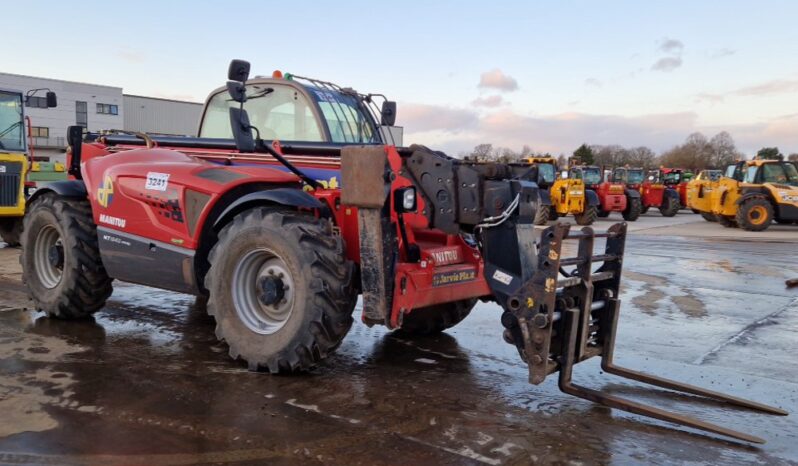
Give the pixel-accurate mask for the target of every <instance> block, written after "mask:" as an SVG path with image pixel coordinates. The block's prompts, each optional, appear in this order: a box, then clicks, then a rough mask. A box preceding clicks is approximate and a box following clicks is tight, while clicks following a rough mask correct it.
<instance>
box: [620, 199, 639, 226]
mask: <svg viewBox="0 0 798 466" xmlns="http://www.w3.org/2000/svg"><path fill="white" fill-rule="evenodd" d="M642 208H643V205H642V204H641V203H640V198H637V197H631V198H629V202H628V203H627V205H626V210H624V211H623V219H624V220H626V221H627V222H634V221H635V220H637V219H638V218H640V211H641V210H642Z"/></svg>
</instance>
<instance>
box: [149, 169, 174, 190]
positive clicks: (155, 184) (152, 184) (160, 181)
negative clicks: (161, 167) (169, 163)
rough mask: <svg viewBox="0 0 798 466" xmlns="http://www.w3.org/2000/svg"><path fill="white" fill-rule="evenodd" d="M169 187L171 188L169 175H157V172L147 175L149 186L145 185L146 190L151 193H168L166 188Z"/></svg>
mask: <svg viewBox="0 0 798 466" xmlns="http://www.w3.org/2000/svg"><path fill="white" fill-rule="evenodd" d="M168 187H169V174H168V173H156V172H149V173H147V184H145V185H144V189H147V190H150V191H166V188H168Z"/></svg>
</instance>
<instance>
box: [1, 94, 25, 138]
mask: <svg viewBox="0 0 798 466" xmlns="http://www.w3.org/2000/svg"><path fill="white" fill-rule="evenodd" d="M24 129H25V125H24V124H23V123H22V95H21V94H16V93H13V92H3V91H0V150H5V151H19V152H24V151H25V131H24Z"/></svg>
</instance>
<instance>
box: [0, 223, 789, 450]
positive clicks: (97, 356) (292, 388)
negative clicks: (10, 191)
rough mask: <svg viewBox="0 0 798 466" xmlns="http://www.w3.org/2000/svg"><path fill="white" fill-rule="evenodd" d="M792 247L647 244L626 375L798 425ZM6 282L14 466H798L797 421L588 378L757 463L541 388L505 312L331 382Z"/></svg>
mask: <svg viewBox="0 0 798 466" xmlns="http://www.w3.org/2000/svg"><path fill="white" fill-rule="evenodd" d="M777 251H778V250H777V249H776V248H775V245H772V244H759V245H757V244H747V243H737V244H727V243H703V244H696V241H691V242H689V243H687V242H680V241H677V240H672V239H657V240H655V239H648V238H645V239H644V238H638V239H632V240H630V242H629V245H628V252H627V259H626V262H625V264H624V265H625V269H626V276H625V281H624V283H625V287H624V294H623V296H622V298H623V299H624V305H623V308H622V322H621V328H620V334H619V342H618V344H619V346H618V349H617V358H618V360H619V363H621V364H624V365H627V366H630V367H634V368H640V369H643V370H647V371H650V372H653V373H657V374H660V375H665V376H669V377H673V378H676V379H679V380H684V381H685V382H688V383H694V384H697V385H702V386H706V387H708V388H716V389H719V390H722V391H726V392H730V393H733V394H737V395H742V396H745V397H750V398H753V399H756V400H757V401H762V402H765V403H771V404H774V405H776V406H780V407H782V408H784V409H787V410H788V411H790V412H793V413H795V412H796V411H798V381H797V380H798V379H797V378H796V375H798V358H795V354H797V353H798V339H797V338H796V335H797V334H798V291H796V290H793V291H790V290H785V289H784V287H783V279H784V278H789V277H792V276H798V262H797V261H796V260H795V259H796V258H795V257H794V254H795V253H792V254H793V257H790V255H789V254H785V253H784V251H783V250H781V252H780V253H779V252H777ZM12 256H13V254H11V253H9V252H8V251H0V262H5V261H12V260H13V261H15V260H16V257H15V256H13V257H12ZM3 275H4V277H3V278H0V305H2V306H3V308H0V413H2V423H0V463H2V464H42V463H49V464H103V465H106V464H108V465H116V464H120V465H121V464H152V465H179V464H210V463H226V462H229V463H240V464H264V463H268V464H296V463H298V462H300V461H301V462H302V463H303V464H492V465H493V464H528V463H530V462H564V463H568V462H574V463H576V462H581V463H588V464H589V463H613V462H615V463H622V464H626V463H630V462H637V463H671V464H681V463H684V462H688V461H689V462H698V463H706V464H718V463H729V464H743V463H750V462H763V463H766V464H778V463H794V462H795V463H798V446H796V445H798V421H797V420H796V419H798V418H796V415H795V414H793V415H791V416H789V417H774V416H767V415H760V414H757V413H753V412H749V411H745V410H742V409H735V408H730V407H728V406H724V405H720V404H718V403H715V402H710V401H704V400H699V399H697V398H695V397H692V396H685V395H678V394H674V393H670V392H667V391H663V390H652V389H648V388H646V389H643V388H642V387H641V386H640V385H637V384H635V383H633V382H627V381H622V380H620V379H617V378H611V377H609V376H607V375H603V374H601V371H600V368H599V367H598V364H597V361H587V362H585V363H583V364H580V365H579V366H578V367H577V369H576V374H575V378H576V380H577V381H578V382H579V383H582V384H584V385H587V386H590V387H593V388H602V389H604V390H606V391H608V392H611V393H615V394H618V395H623V396H626V397H629V398H631V399H635V400H639V401H642V402H646V403H650V404H655V405H657V406H660V407H664V408H666V409H672V410H676V411H679V412H682V413H685V414H689V415H693V416H696V417H699V418H702V419H706V420H708V421H711V422H716V423H719V424H721V425H725V426H728V427H731V428H735V429H739V430H743V431H747V432H751V433H754V434H757V435H760V436H762V437H765V438H766V439H767V440H768V444H766V445H764V446H763V447H761V448H755V447H750V446H745V445H740V444H737V443H734V442H730V441H726V440H723V439H719V438H716V437H712V436H708V435H704V434H701V433H697V432H695V431H690V430H688V429H681V428H676V427H674V426H671V425H668V424H666V423H661V422H658V421H652V420H648V419H642V418H640V417H638V416H635V415H631V414H626V413H620V412H617V411H611V410H609V409H607V408H603V407H600V406H596V405H594V404H591V403H589V402H586V401H582V400H579V399H576V398H573V397H570V396H568V395H565V394H563V393H561V392H560V391H559V390H558V389H557V387H556V381H555V380H553V379H552V380H547V381H546V382H545V383H544V384H542V385H539V386H532V385H529V384H527V382H526V368H525V367H524V366H523V364H522V363H521V361H520V360H519V358H518V355H517V353H516V351H515V349H514V348H513V347H511V346H509V345H506V344H504V343H503V342H502V341H501V326H500V324H499V323H498V308H497V307H496V306H494V305H492V304H480V305H479V306H478V308H477V309H476V310H475V311H474V312H473V313H472V315H471V316H470V317H469V318H468V319H467V320H466V321H465V322H463V323H462V324H461V325H459V326H457V327H455V328H454V329H452V330H451V331H449V332H448V333H447V334H443V335H440V336H437V337H434V338H426V339H418V340H412V339H408V338H407V337H403V336H400V335H394V334H391V333H388V332H386V331H385V330H384V329H382V328H377V327H375V328H371V329H370V328H367V327H365V326H363V325H362V324H356V325H355V326H354V327H353V329H352V331H351V333H350V334H349V336H348V337H347V339H346V340H345V341H344V343H343V345H342V346H341V348H340V349H339V351H338V352H337V354H335V355H334V356H333V357H332V358H331V359H330V360H329V362H328V363H327V364H325V365H323V366H322V367H320V368H319V369H318V370H316V371H314V372H313V373H310V374H305V375H299V376H269V375H265V374H257V373H251V372H248V371H247V370H246V368H245V367H244V366H242V365H241V364H238V363H236V362H233V361H231V360H230V359H229V358H228V356H227V348H226V347H225V345H223V344H220V343H218V342H217V341H216V339H215V337H214V334H213V330H214V322H213V320H212V319H211V318H209V317H208V316H207V315H206V314H205V311H204V303H203V302H202V301H201V300H200V301H196V300H195V299H194V298H191V297H188V296H185V295H179V294H174V293H168V292H162V291H158V290H153V289H149V288H144V287H138V286H133V285H126V284H117V288H116V291H115V293H114V296H113V298H112V301H111V302H110V304H109V306H108V307H107V308H106V309H104V310H103V311H101V312H100V313H98V314H97V316H96V319H95V320H94V321H86V322H60V321H56V320H51V319H47V318H44V317H42V316H41V315H37V314H35V313H33V312H31V311H25V310H22V308H23V307H24V306H25V305H26V300H25V299H24V297H23V290H22V288H21V284H20V283H19V281H18V276H17V274H16V272H15V271H14V270H10V271H9V270H3ZM358 312H359V311H358Z"/></svg>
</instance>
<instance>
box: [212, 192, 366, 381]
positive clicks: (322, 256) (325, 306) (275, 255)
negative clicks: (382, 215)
mask: <svg viewBox="0 0 798 466" xmlns="http://www.w3.org/2000/svg"><path fill="white" fill-rule="evenodd" d="M209 262H210V264H211V267H210V270H209V271H208V274H207V276H206V278H205V287H206V288H207V289H208V292H209V299H208V305H207V309H208V314H210V315H211V316H213V317H214V318H215V319H216V336H217V337H218V338H219V339H220V340H224V341H225V342H227V345H228V347H229V352H230V356H231V357H232V358H233V359H239V358H240V359H242V360H244V361H246V363H247V365H248V366H249V369H250V370H266V371H269V372H275V373H276V372H297V371H305V370H308V369H311V368H312V367H314V366H315V365H316V364H317V363H318V362H319V361H321V360H323V359H324V358H326V357H327V356H328V355H330V354H331V353H332V352H333V351H334V350H335V349H336V348H337V347H338V345H340V343H341V341H342V340H343V338H344V336H346V334H347V332H348V331H349V328H350V327H351V326H352V311H353V310H354V308H355V303H356V301H357V291H356V289H355V286H354V280H353V276H354V271H355V266H354V263H352V262H351V261H348V260H347V259H346V256H345V254H344V243H343V240H342V239H341V238H340V236H335V235H334V234H333V232H332V227H331V226H330V224H329V223H328V222H326V221H324V220H319V219H316V218H314V217H312V216H309V215H303V214H299V213H296V212H287V211H281V210H275V209H270V208H266V207H260V208H255V209H250V210H247V211H245V212H242V213H241V214H239V215H237V216H236V217H235V218H234V219H233V221H231V222H230V223H229V224H227V225H226V226H225V227H224V228H223V229H222V231H221V232H219V241H218V242H217V243H216V245H215V246H214V247H213V249H212V250H211V252H210V256H209Z"/></svg>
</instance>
